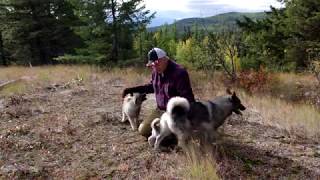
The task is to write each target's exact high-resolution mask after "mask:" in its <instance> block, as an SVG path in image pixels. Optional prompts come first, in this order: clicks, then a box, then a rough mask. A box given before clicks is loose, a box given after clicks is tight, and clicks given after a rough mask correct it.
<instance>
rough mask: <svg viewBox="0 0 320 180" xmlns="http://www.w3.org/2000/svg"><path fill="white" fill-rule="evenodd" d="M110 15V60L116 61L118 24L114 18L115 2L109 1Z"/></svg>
mask: <svg viewBox="0 0 320 180" xmlns="http://www.w3.org/2000/svg"><path fill="white" fill-rule="evenodd" d="M111 13H112V51H111V60H112V61H113V62H117V61H118V42H119V40H118V23H117V17H116V0H111Z"/></svg>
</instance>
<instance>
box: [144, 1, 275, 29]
mask: <svg viewBox="0 0 320 180" xmlns="http://www.w3.org/2000/svg"><path fill="white" fill-rule="evenodd" d="M145 4H146V8H147V9H149V10H151V11H152V12H157V13H156V18H155V19H154V20H153V21H152V23H151V25H150V26H156V25H161V24H163V23H165V22H167V23H172V22H173V21H174V20H175V19H177V20H179V19H183V18H189V17H208V16H213V15H216V14H221V13H226V12H259V11H261V12H262V11H266V10H270V6H271V5H272V6H274V7H276V8H279V7H281V4H280V3H279V2H277V1H276V0H145Z"/></svg>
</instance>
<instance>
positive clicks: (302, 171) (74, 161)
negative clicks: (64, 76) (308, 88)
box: [0, 78, 320, 179]
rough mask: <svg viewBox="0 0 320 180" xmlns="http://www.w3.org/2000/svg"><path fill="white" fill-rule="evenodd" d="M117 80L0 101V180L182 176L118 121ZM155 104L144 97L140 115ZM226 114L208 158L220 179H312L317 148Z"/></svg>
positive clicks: (173, 159)
mask: <svg viewBox="0 0 320 180" xmlns="http://www.w3.org/2000/svg"><path fill="white" fill-rule="evenodd" d="M125 86H126V84H125V83H124V81H123V80H122V79H121V78H113V79H109V80H101V79H100V80H96V81H91V83H90V84H86V85H83V84H81V83H73V84H68V86H63V85H58V84H56V85H52V86H49V87H39V88H37V89H36V90H35V91H34V92H29V93H27V94H24V95H19V96H10V97H6V98H4V97H2V98H1V97H0V179H185V177H184V176H183V169H184V168H185V164H184V163H183V161H182V160H181V159H183V158H182V157H183V156H184V155H183V153H182V152H176V151H172V152H162V153H159V152H154V151H153V150H152V148H150V147H149V145H148V143H147V141H146V139H145V138H143V137H141V136H139V135H138V134H137V133H136V132H133V131H132V130H131V128H130V126H129V124H128V123H125V124H122V123H120V121H119V120H120V118H121V117H120V116H121V103H122V102H121V98H120V94H121V91H122V89H123V87H125ZM154 107H155V102H154V99H153V97H152V96H149V99H148V101H147V102H145V103H144V105H143V111H142V118H143V117H145V116H146V115H147V114H148V112H149V110H150V109H152V108H154ZM261 118H262V117H261V116H260V114H259V112H258V111H256V110H255V109H253V108H251V109H250V108H248V109H247V110H246V111H245V112H244V115H243V116H242V117H240V116H237V115H232V117H231V118H230V119H229V120H228V121H227V123H226V124H225V125H224V127H223V128H222V129H221V131H220V133H221V137H220V139H219V140H218V142H217V145H216V146H215V148H214V150H213V153H214V157H215V160H216V162H217V170H218V174H219V176H220V177H221V178H222V179H248V178H249V179H279V178H280V179H320V145H319V143H317V142H314V141H313V140H310V139H303V138H301V137H296V136H293V135H289V134H288V133H286V132H285V131H283V130H280V129H277V128H276V127H271V126H265V125H263V123H262V120H261Z"/></svg>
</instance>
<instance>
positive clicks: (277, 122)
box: [241, 93, 320, 138]
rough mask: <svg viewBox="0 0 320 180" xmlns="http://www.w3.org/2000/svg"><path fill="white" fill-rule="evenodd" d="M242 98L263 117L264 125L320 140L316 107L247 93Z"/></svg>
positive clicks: (319, 122)
mask: <svg viewBox="0 0 320 180" xmlns="http://www.w3.org/2000/svg"><path fill="white" fill-rule="evenodd" d="M241 97H242V98H243V101H244V102H245V103H246V105H247V106H248V107H249V108H251V109H252V110H253V111H256V112H258V113H259V114H260V115H261V117H262V118H261V120H262V123H265V124H268V125H271V126H276V127H278V128H281V129H285V130H287V131H288V132H290V133H293V134H298V135H300V136H303V137H307V138H320V132H319V129H320V113H319V111H318V110H317V109H316V108H315V107H313V106H310V105H306V104H292V103H288V102H285V101H283V100H280V99H277V98H274V97H261V96H259V97H258V96H248V95H246V94H245V93H241Z"/></svg>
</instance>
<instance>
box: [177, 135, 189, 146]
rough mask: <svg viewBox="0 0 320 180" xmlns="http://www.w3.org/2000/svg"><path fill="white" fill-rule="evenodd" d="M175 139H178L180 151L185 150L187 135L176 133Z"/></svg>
mask: <svg viewBox="0 0 320 180" xmlns="http://www.w3.org/2000/svg"><path fill="white" fill-rule="evenodd" d="M177 137H178V146H179V147H181V148H182V149H184V150H186V149H187V144H188V137H189V135H187V134H185V133H178V134H177Z"/></svg>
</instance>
